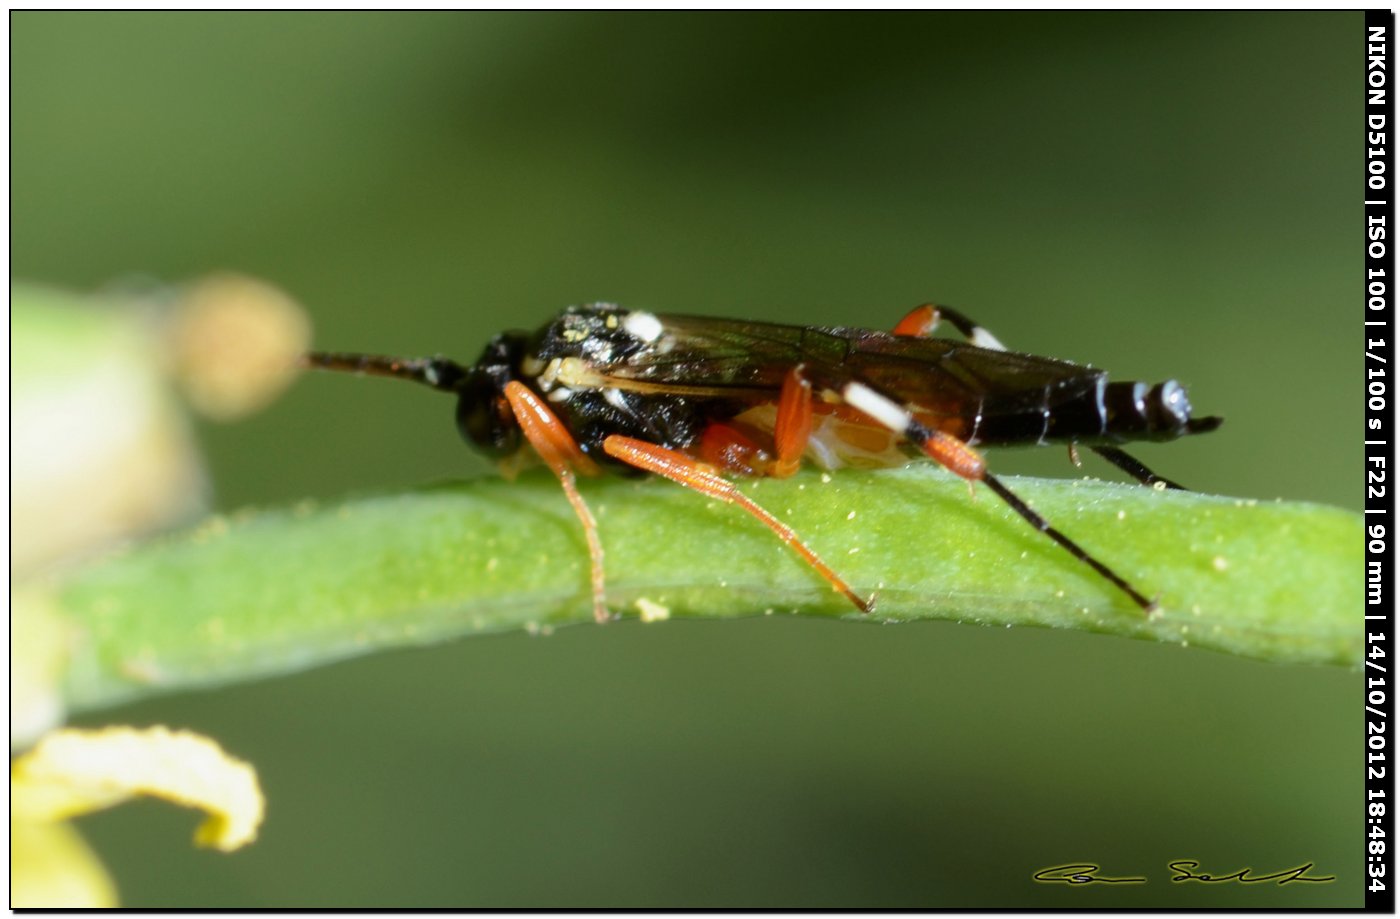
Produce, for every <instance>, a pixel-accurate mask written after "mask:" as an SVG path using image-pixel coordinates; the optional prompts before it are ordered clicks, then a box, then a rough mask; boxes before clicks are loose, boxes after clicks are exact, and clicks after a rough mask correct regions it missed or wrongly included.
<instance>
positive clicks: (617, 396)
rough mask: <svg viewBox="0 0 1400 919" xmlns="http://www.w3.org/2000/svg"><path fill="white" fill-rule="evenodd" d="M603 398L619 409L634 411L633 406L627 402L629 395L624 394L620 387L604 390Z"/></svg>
mask: <svg viewBox="0 0 1400 919" xmlns="http://www.w3.org/2000/svg"><path fill="white" fill-rule="evenodd" d="M603 400H604V401H605V402H607V403H608V404H609V405H611V406H612V407H613V408H615V409H617V410H618V411H622V412H631V411H632V406H630V405H628V404H627V397H626V396H624V395H623V394H622V390H620V389H616V388H611V387H610V388H608V389H605V390H603Z"/></svg>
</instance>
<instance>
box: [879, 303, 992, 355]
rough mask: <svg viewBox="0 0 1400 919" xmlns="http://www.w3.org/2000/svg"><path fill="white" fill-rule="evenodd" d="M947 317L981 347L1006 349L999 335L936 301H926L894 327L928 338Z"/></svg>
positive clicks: (968, 338)
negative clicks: (998, 338) (998, 337)
mask: <svg viewBox="0 0 1400 919" xmlns="http://www.w3.org/2000/svg"><path fill="white" fill-rule="evenodd" d="M943 319H946V320H948V321H949V322H951V323H952V324H953V328H955V329H957V330H958V331H959V332H961V333H962V334H963V335H964V336H966V337H967V340H968V341H970V342H972V343H973V344H974V345H976V346H977V347H979V348H988V349H990V350H992V351H1005V350H1006V345H1003V344H1002V343H1001V342H1000V341H998V340H997V337H996V336H995V335H993V334H992V333H991V332H988V331H987V330H986V329H984V328H982V327H981V326H980V325H978V324H977V323H975V322H973V321H972V320H971V319H969V318H967V317H966V316H964V315H963V314H962V313H960V312H958V311H957V310H955V309H953V308H952V307H950V306H939V305H937V304H935V303H925V304H924V305H923V306H916V307H914V308H913V309H912V310H910V311H909V313H908V314H907V315H906V316H905V317H904V318H903V319H901V320H899V324H898V325H896V326H895V327H894V334H895V335H908V336H912V337H914V338H927V337H928V336H930V335H932V334H933V332H934V329H936V328H938V323H939V321H940V320H943Z"/></svg>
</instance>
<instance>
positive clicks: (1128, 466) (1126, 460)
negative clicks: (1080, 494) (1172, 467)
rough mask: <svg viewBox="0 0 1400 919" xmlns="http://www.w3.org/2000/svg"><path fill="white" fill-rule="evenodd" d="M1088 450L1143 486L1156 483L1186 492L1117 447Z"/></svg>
mask: <svg viewBox="0 0 1400 919" xmlns="http://www.w3.org/2000/svg"><path fill="white" fill-rule="evenodd" d="M1089 449H1090V450H1093V451H1094V452H1095V453H1097V454H1098V455H1099V456H1102V457H1103V458H1104V459H1106V460H1108V461H1109V462H1110V463H1112V464H1113V465H1115V466H1117V467H1118V468H1119V469H1122V470H1123V471H1124V472H1126V473H1127V474H1128V475H1130V476H1132V477H1133V478H1135V479H1137V480H1138V481H1139V482H1141V483H1142V484H1144V485H1156V484H1157V483H1158V482H1161V483H1162V484H1163V485H1165V486H1166V487H1167V488H1174V489H1176V490H1178V491H1187V490H1188V489H1187V488H1186V486H1185V485H1178V484H1177V483H1176V482H1173V481H1172V480H1171V479H1169V478H1167V477H1166V476H1161V475H1158V474H1157V473H1155V472H1153V471H1152V470H1151V469H1148V468H1147V467H1146V466H1144V465H1143V464H1142V463H1141V462H1139V461H1138V460H1137V459H1134V458H1133V457H1131V456H1129V455H1128V454H1127V453H1125V452H1123V451H1122V450H1119V449H1118V448H1117V447H1090V448H1089Z"/></svg>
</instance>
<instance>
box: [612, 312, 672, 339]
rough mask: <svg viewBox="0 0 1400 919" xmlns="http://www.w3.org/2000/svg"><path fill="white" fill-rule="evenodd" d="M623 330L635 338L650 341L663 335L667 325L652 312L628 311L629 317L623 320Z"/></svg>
mask: <svg viewBox="0 0 1400 919" xmlns="http://www.w3.org/2000/svg"><path fill="white" fill-rule="evenodd" d="M622 330H623V331H624V332H626V333H627V334H628V335H631V336H632V337H633V338H636V339H638V340H640V341H644V342H648V343H650V342H653V341H656V340H657V339H658V338H660V337H661V333H662V332H663V331H665V327H664V326H662V325H661V320H660V319H657V318H656V317H655V316H654V315H652V314H651V313H628V314H627V318H626V319H624V320H622Z"/></svg>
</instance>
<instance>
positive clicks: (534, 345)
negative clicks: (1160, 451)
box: [306, 304, 1220, 621]
mask: <svg viewBox="0 0 1400 919" xmlns="http://www.w3.org/2000/svg"><path fill="white" fill-rule="evenodd" d="M940 320H947V321H948V322H950V323H951V324H952V325H953V326H954V327H955V328H956V329H957V330H958V331H959V332H961V333H962V334H963V335H964V336H966V337H967V338H968V339H969V341H968V342H959V341H953V340H949V339H944V338H933V337H931V333H932V331H933V329H934V327H935V326H936V325H937V324H938V322H939V321H940ZM306 362H307V364H308V365H309V366H314V367H319V368H324V369H331V370H342V371H352V372H364V373H372V374H377V375H385V376H397V377H401V378H406V379H412V380H415V381H417V382H421V383H425V384H427V385H429V386H432V387H434V388H436V389H439V390H442V391H446V392H450V393H453V394H455V395H456V396H457V397H458V406H457V422H458V426H459V428H460V430H461V431H462V434H463V436H464V437H466V438H467V439H469V440H470V441H472V442H473V443H474V444H476V445H477V446H478V447H480V448H481V449H483V450H485V451H486V452H488V453H491V454H493V455H496V456H498V457H501V458H503V459H505V458H508V457H512V456H515V455H517V454H518V453H519V452H520V451H522V450H530V451H532V452H533V453H535V454H538V455H539V457H540V458H542V459H543V460H544V461H545V463H546V464H547V465H549V466H550V468H551V469H552V470H553V471H554V472H555V474H556V475H557V476H558V477H559V479H560V482H561V483H562V484H563V486H564V489H565V493H566V494H567V495H568V497H569V499H570V501H571V502H572V503H573V505H574V508H575V510H576V511H577V513H578V515H579V518H580V520H581V521H582V522H583V525H584V530H585V534H586V536H587V537H588V541H589V548H590V554H591V556H592V560H593V593H594V610H595V614H596V615H597V616H598V618H599V619H600V621H601V620H603V619H605V618H606V617H607V612H606V607H605V604H604V599H603V568H602V549H601V545H600V543H599V541H598V539H597V533H596V526H595V524H594V521H593V518H592V515H591V513H590V512H589V511H588V508H587V505H586V504H585V503H584V501H583V499H582V497H581V496H580V495H579V493H578V491H577V489H576V487H575V485H574V474H575V473H580V474H585V475H593V474H597V473H598V472H600V471H601V470H602V469H603V468H611V469H613V470H615V471H622V472H634V473H654V474H659V475H663V476H665V477H667V478H670V479H672V480H674V481H676V482H679V483H680V484H682V485H686V486H688V487H691V488H694V489H696V490H698V491H701V492H703V493H705V494H708V495H710V496H711V497H715V498H719V499H721V500H724V501H727V502H730V503H733V504H738V505H740V506H741V507H743V508H744V509H745V510H747V511H749V513H751V514H753V515H754V516H755V517H757V518H758V519H759V520H760V521H762V522H763V523H764V524H765V525H767V526H768V527H769V528H770V529H772V530H773V531H774V532H775V533H776V534H777V535H778V536H779V537H780V538H781V539H783V540H784V541H785V542H787V543H788V544H789V545H791V546H792V547H793V548H794V549H795V550H796V551H797V552H798V553H799V554H800V555H802V557H803V558H804V559H806V560H807V561H808V563H809V564H811V565H812V566H813V567H814V568H816V569H817V570H818V572H819V573H821V574H822V575H823V577H826V578H827V580H828V581H829V582H830V583H831V584H832V586H833V587H835V588H836V589H837V590H838V591H840V592H842V593H844V594H845V595H846V596H847V597H849V598H850V599H851V600H852V602H853V603H855V604H856V605H857V606H858V607H860V608H861V609H863V610H869V609H870V608H871V605H872V604H871V602H870V601H867V600H864V599H861V598H860V597H859V596H858V595H857V594H856V593H855V592H854V591H852V590H851V589H850V588H849V587H848V586H847V585H846V584H845V582H844V581H842V580H841V579H840V578H839V577H838V576H837V575H836V574H835V573H834V572H833V571H832V570H831V569H830V568H828V567H827V566H826V565H825V564H824V563H823V562H822V561H821V560H820V559H819V558H818V557H817V556H816V555H815V553H813V552H812V551H811V550H810V549H808V548H807V546H806V545H805V544H804V543H803V542H802V541H801V540H800V539H799V538H798V537H797V535H796V534H795V533H793V532H792V531H791V529H789V528H787V527H786V525H785V524H782V523H781V522H779V521H777V520H776V519H775V518H773V517H772V515H770V514H768V512H767V511H764V510H763V509H762V508H761V507H758V506H757V505H755V504H754V503H753V502H752V501H751V499H749V498H747V497H746V496H745V495H743V493H742V492H739V491H738V490H737V489H735V488H734V486H733V485H732V483H730V482H729V481H728V479H726V478H724V477H723V476H722V475H720V474H719V473H721V472H723V473H728V474H730V475H739V476H778V477H782V476H786V475H791V474H792V473H793V472H794V471H795V470H796V469H797V468H798V466H799V465H800V463H801V462H802V461H804V460H806V461H810V462H814V463H816V464H818V465H820V466H823V467H825V468H830V469H834V468H838V467H841V466H847V465H850V466H859V467H866V468H868V467H876V466H888V465H894V464H897V463H903V462H906V461H907V460H908V458H909V456H910V455H914V454H918V453H923V454H925V455H927V456H928V457H930V458H932V459H934V460H935V461H937V462H938V463H940V464H942V465H943V466H945V467H947V468H948V469H950V470H952V471H953V472H954V473H956V474H958V475H960V476H962V477H963V478H965V479H967V480H968V481H969V482H976V481H981V482H983V483H985V484H986V485H987V486H988V487H989V488H991V489H992V490H993V491H994V492H996V493H997V495H998V496H1000V497H1001V498H1002V499H1003V500H1005V501H1006V502H1007V503H1008V504H1010V505H1011V506H1012V507H1013V508H1014V509H1015V510H1016V511H1017V512H1018V513H1019V514H1021V516H1022V517H1024V518H1025V519H1026V520H1027V521H1028V522H1030V523H1031V525H1033V526H1034V527H1036V529H1038V530H1041V531H1042V532H1044V533H1046V534H1047V535H1048V536H1050V538H1052V539H1053V540H1055V541H1056V542H1057V543H1059V544H1060V545H1061V546H1062V547H1064V548H1065V549H1066V550H1068V551H1069V552H1070V553H1072V554H1073V555H1074V556H1075V557H1076V558H1079V559H1080V560H1081V561H1083V562H1085V563H1086V564H1088V565H1089V566H1091V567H1092V568H1094V570H1095V571H1097V572H1098V573H1099V574H1101V575H1103V576H1104V577H1105V578H1107V579H1108V580H1109V581H1111V582H1112V583H1113V584H1114V585H1116V586H1117V587H1118V588H1120V589H1121V590H1123V591H1124V592H1126V593H1127V594H1128V595H1129V596H1131V597H1132V598H1133V600H1134V601H1135V602H1136V603H1138V605H1139V606H1141V607H1143V608H1144V609H1148V610H1150V609H1152V607H1153V603H1152V601H1149V600H1148V599H1147V598H1146V597H1145V596H1144V595H1143V594H1141V593H1139V592H1138V591H1137V590H1136V589H1135V588H1133V587H1132V586H1131V585H1129V584H1128V583H1127V582H1126V581H1125V580H1123V579H1122V578H1121V577H1119V576H1118V575H1117V574H1115V573H1114V572H1113V571H1112V570H1111V569H1109V568H1108V567H1107V566H1105V565H1104V564H1103V563H1101V562H1099V561H1098V560H1097V559H1095V558H1094V557H1093V556H1091V555H1090V554H1089V553H1087V552H1086V551H1085V550H1083V549H1082V548H1081V547H1080V546H1079V545H1078V544H1077V543H1075V542H1073V541H1072V540H1070V539H1069V538H1068V537H1066V536H1065V535H1064V534H1062V533H1061V532H1060V531H1058V530H1056V529H1055V528H1054V527H1052V526H1051V525H1050V524H1049V523H1048V522H1047V521H1045V520H1044V518H1042V517H1040V515H1038V514H1037V513H1036V512H1035V511H1033V510H1031V509H1030V508H1029V507H1028V506H1027V505H1026V504H1025V502H1023V501H1022V500H1021V499H1020V498H1019V497H1017V496H1016V495H1015V493H1014V492H1012V491H1010V489H1008V488H1007V487H1006V486H1005V485H1004V484H1002V482H1001V481H1000V480H999V479H997V478H996V477H994V476H993V475H992V474H991V473H990V472H988V471H987V468H986V464H985V462H984V461H983V459H982V457H981V455H980V454H979V453H978V452H977V451H976V450H974V449H973V448H974V447H975V446H977V445H993V446H1000V445H1018V444H1049V443H1067V444H1069V445H1070V446H1071V448H1073V447H1074V445H1076V444H1084V445H1086V446H1088V447H1090V448H1091V449H1093V450H1094V451H1095V452H1097V453H1099V454H1100V455H1102V456H1104V457H1105V458H1106V459H1108V460H1109V461H1110V462H1112V463H1114V464H1115V465H1117V466H1119V467H1120V468H1122V469H1124V470H1126V471H1127V472H1129V473H1130V474H1132V475H1133V476H1135V477H1136V478H1138V479H1139V480H1140V481H1142V482H1144V483H1153V484H1156V483H1161V484H1163V485H1165V486H1167V487H1179V486H1176V485H1175V483H1172V482H1169V481H1168V480H1165V479H1161V478H1159V477H1157V476H1156V475H1155V474H1153V473H1152V472H1151V471H1150V470H1148V469H1147V468H1146V467H1145V466H1143V465H1142V464H1141V463H1138V462H1137V461H1136V460H1134V459H1133V458H1132V457H1130V456H1128V454H1126V453H1124V452H1123V451H1122V450H1121V449H1119V448H1118V446H1117V445H1118V444H1121V443H1125V442H1129V441H1134V440H1169V439H1173V438H1176V437H1180V436H1183V435H1187V434H1195V433H1201V432H1204V431H1210V430H1213V429H1214V428H1216V427H1217V426H1219V424H1220V419H1218V418H1202V419H1193V418H1192V417H1191V407H1190V404H1189V403H1188V402H1187V399H1186V392H1185V390H1184V389H1183V388H1182V387H1181V386H1180V385H1179V384H1178V383H1176V382H1175V381H1168V382H1165V383H1161V384H1158V385H1156V386H1148V385H1146V384H1143V383H1137V382H1109V380H1108V378H1107V375H1106V374H1105V373H1104V372H1103V371H1100V370H1096V369H1094V368H1092V367H1087V366H1084V365H1080V364H1074V363H1070V362H1067V361H1060V360H1054V359H1051V358H1045V357H1037V356H1034V355H1029V354H1021V353H1017V352H1013V351H1008V350H1006V349H1005V348H1004V347H1003V346H1002V345H1001V343H1000V342H998V341H997V340H996V338H995V337H993V336H992V335H991V334H990V333H988V332H987V331H986V330H985V329H982V328H981V327H979V326H977V325H976V324H974V323H973V322H971V321H970V320H968V319H967V318H966V317H965V316H963V315H962V314H960V313H958V312H956V311H954V310H951V309H948V308H946V307H935V306H932V305H927V306H922V307H919V308H917V309H915V310H914V311H912V312H911V313H909V314H908V315H907V316H906V317H905V318H904V319H903V320H902V321H901V322H900V323H899V324H898V325H897V326H896V327H895V329H894V330H893V331H892V332H882V331H877V330H871V329H863V328H814V327H806V326H790V325H777V324H773V323H759V322H745V321H738V320H726V319H712V318H702V317H691V316H671V315H658V314H653V313H649V312H641V311H629V310H624V309H621V308H619V307H616V306H612V305H608V304H592V305H588V306H580V307H570V308H569V309H567V310H565V311H564V312H563V313H561V314H560V315H559V316H558V317H556V318H555V319H554V321H553V322H551V323H549V324H548V325H546V326H545V327H544V328H542V329H540V330H539V331H538V332H535V333H527V332H506V333H503V334H501V335H498V336H496V337H495V338H494V339H492V340H491V342H490V343H489V344H488V345H487V347H486V349H485V351H484V352H483V353H482V355H481V358H480V359H479V360H478V362H477V363H476V364H475V365H472V366H470V367H464V366H461V365H459V364H456V363H454V362H452V361H450V360H447V359H444V358H428V359H418V360H404V359H397V358H385V357H375V356H370V355H358V354H324V353H315V354H311V355H308V357H307V361H306ZM527 443H528V447H527V446H526V444H527Z"/></svg>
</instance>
